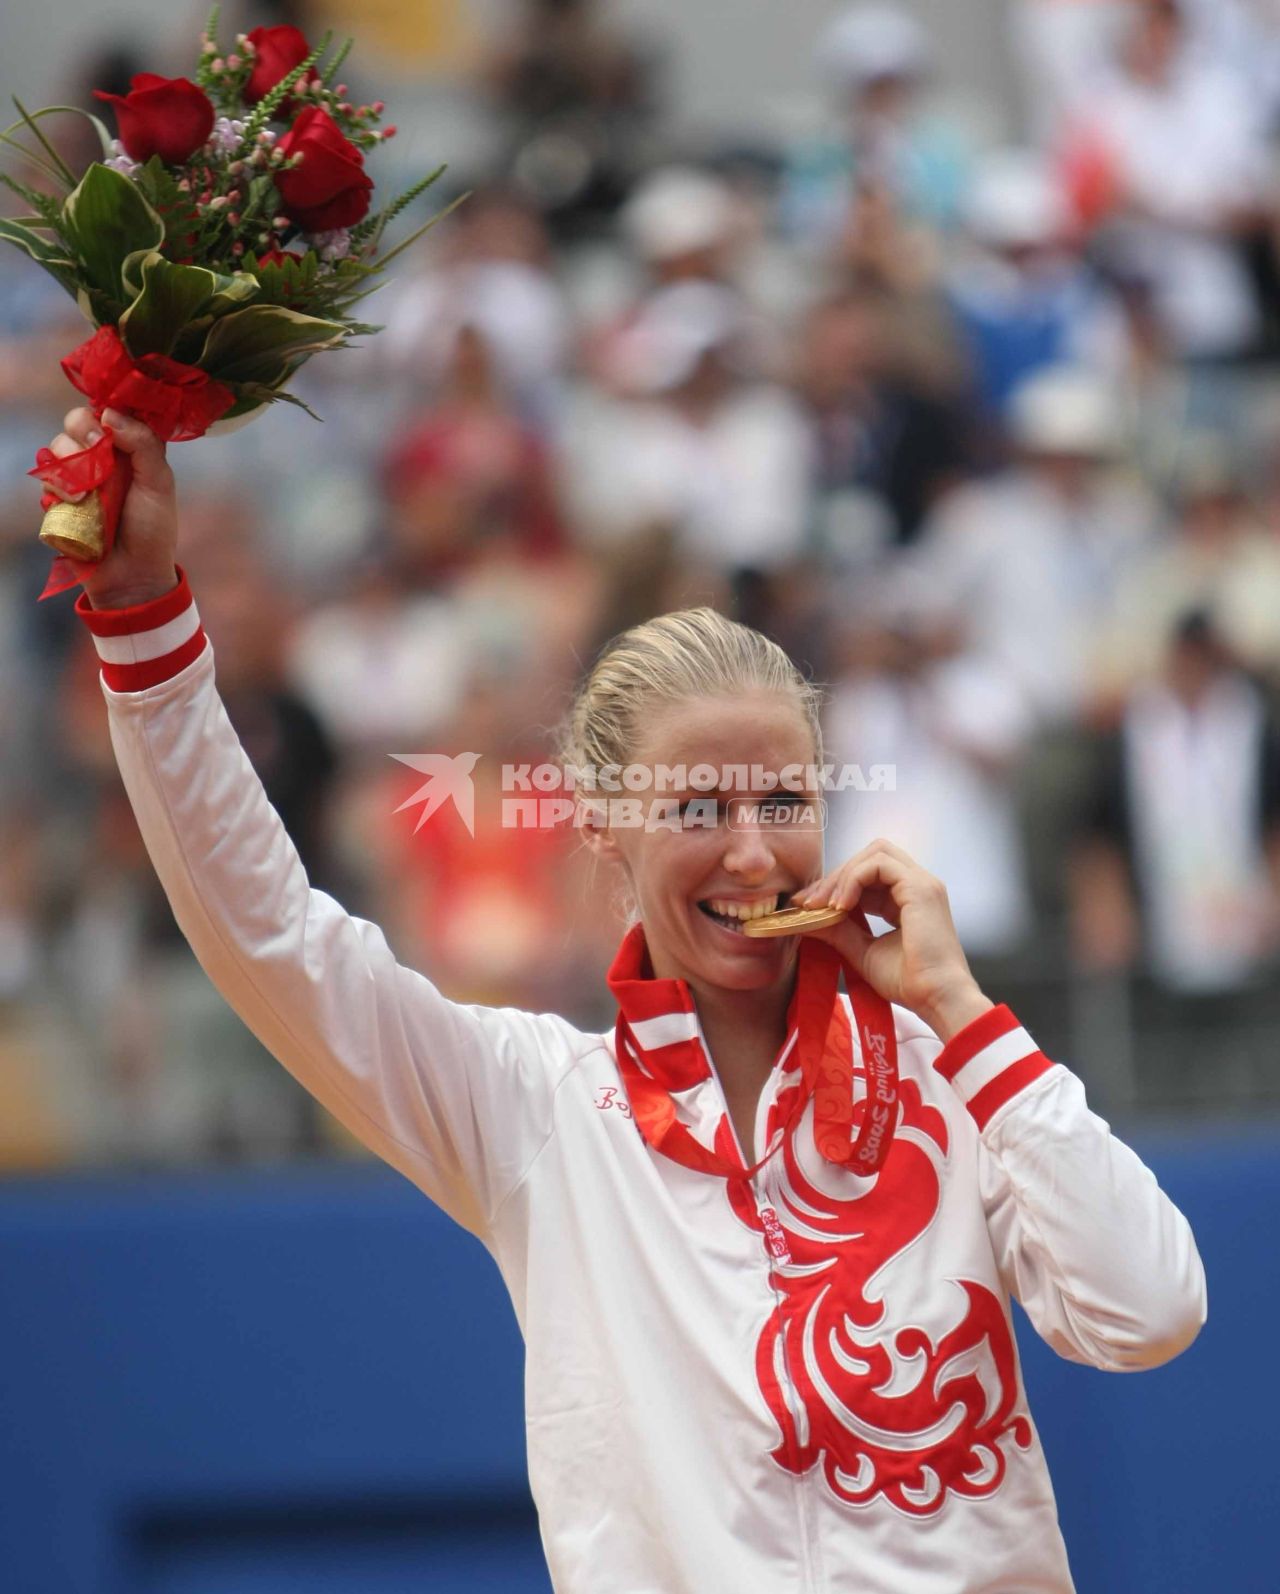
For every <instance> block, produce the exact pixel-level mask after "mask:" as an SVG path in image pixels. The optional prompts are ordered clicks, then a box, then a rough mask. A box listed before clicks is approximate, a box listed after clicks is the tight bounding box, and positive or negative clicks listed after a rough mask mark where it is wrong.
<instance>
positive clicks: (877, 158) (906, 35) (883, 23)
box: [782, 5, 967, 286]
mask: <svg viewBox="0 0 1280 1594" xmlns="http://www.w3.org/2000/svg"><path fill="white" fill-rule="evenodd" d="M931 56H932V51H931V48H930V41H929V37H928V35H927V33H926V32H925V30H924V28H923V27H922V25H921V24H920V23H919V22H918V21H916V19H915V18H914V17H912V16H911V15H910V14H909V13H907V12H905V11H900V10H898V9H896V8H894V7H892V6H888V5H859V6H855V7H853V8H851V9H850V10H848V11H845V12H844V13H842V14H841V16H839V17H838V18H837V19H836V21H835V22H834V23H833V24H832V25H831V27H830V28H829V29H828V30H827V32H826V33H825V34H824V35H823V37H822V39H821V41H820V43H819V46H818V65H819V69H820V71H821V73H822V75H823V77H824V79H825V80H826V82H827V83H828V85H829V87H830V91H831V94H832V97H833V100H834V103H835V110H836V121H837V127H836V129H835V131H834V133H833V135H832V136H830V137H828V138H825V139H823V140H820V141H817V142H815V143H813V144H810V145H807V146H804V147H802V148H801V149H800V150H799V151H798V152H797V153H796V156H795V158H794V160H793V162H792V165H791V169H790V171H789V173H788V175H787V178H786V182H785V186H784V191H783V198H782V216H783V225H784V227H785V229H786V230H787V232H788V233H789V234H791V235H792V236H793V237H795V238H796V239H797V240H798V241H799V242H800V243H802V244H803V245H805V246H806V247H807V248H808V249H809V250H810V251H811V252H813V253H818V254H822V255H825V256H829V257H831V258H834V259H836V260H839V261H840V262H842V263H843V264H844V265H845V266H846V267H848V268H850V269H852V270H854V271H857V272H861V273H864V274H866V275H868V276H871V277H874V278H876V279H877V280H880V281H883V282H886V283H888V284H890V285H893V286H914V285H917V284H918V283H919V282H921V281H922V280H924V279H926V278H928V277H929V276H930V275H931V274H932V270H933V268H934V265H935V263H936V261H935V250H934V243H933V230H934V229H938V228H943V229H945V228H946V227H947V226H948V225H949V224H950V223H951V222H952V220H953V219H954V217H955V214H956V207H957V204H958V201H959V198H960V194H961V192H962V190H963V186H964V174H965V168H966V164H967V151H966V141H965V139H964V138H963V137H962V136H961V135H960V134H959V132H958V131H957V130H956V129H955V128H954V127H953V126H951V125H949V124H948V123H946V122H944V121H942V120H941V119H939V118H937V117H935V116H934V115H932V114H931V113H930V112H929V111H928V109H927V108H926V107H925V105H924V89H925V87H926V84H927V82H928V78H929V72H930V67H931Z"/></svg>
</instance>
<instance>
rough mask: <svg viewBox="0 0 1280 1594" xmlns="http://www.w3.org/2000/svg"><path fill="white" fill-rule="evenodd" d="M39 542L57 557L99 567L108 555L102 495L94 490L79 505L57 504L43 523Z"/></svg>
mask: <svg viewBox="0 0 1280 1594" xmlns="http://www.w3.org/2000/svg"><path fill="white" fill-rule="evenodd" d="M40 541H41V542H42V543H44V544H45V545H46V546H47V547H49V548H52V549H53V551H54V553H60V554H66V556H67V557H68V558H69V559H82V560H84V561H86V562H88V563H90V564H96V563H97V562H98V561H99V560H100V559H101V558H102V557H103V555H104V554H105V553H106V548H107V538H106V523H105V518H104V516H103V511H102V494H101V493H100V492H99V491H98V489H97V488H96V487H95V488H93V490H92V491H91V492H90V493H89V494H88V495H87V496H86V497H85V498H82V499H81V500H80V502H79V503H76V504H66V503H63V504H54V506H53V507H52V508H51V509H46V510H45V512H44V519H43V521H41V523H40Z"/></svg>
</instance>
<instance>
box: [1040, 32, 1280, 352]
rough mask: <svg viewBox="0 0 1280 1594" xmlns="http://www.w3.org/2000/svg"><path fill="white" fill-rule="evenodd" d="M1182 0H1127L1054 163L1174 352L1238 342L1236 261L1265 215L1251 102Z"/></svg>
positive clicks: (1254, 308)
mask: <svg viewBox="0 0 1280 1594" xmlns="http://www.w3.org/2000/svg"><path fill="white" fill-rule="evenodd" d="M1186 3H1187V0H1132V3H1131V6H1130V10H1131V18H1130V21H1129V26H1128V29H1127V32H1126V35H1125V38H1124V41H1123V45H1122V48H1121V50H1120V52H1119V57H1118V59H1117V61H1116V62H1115V64H1114V66H1113V68H1112V69H1111V70H1110V71H1109V72H1108V73H1107V74H1106V75H1105V76H1104V77H1103V78H1102V79H1100V80H1099V82H1098V85H1097V88H1096V90H1095V91H1094V92H1093V93H1092V94H1091V95H1090V96H1089V98H1088V101H1087V103H1085V104H1083V105H1081V106H1080V107H1079V108H1078V110H1077V114H1076V117H1075V122H1074V126H1073V129H1072V132H1071V135H1070V143H1069V149H1068V152H1067V157H1066V158H1067V168H1068V171H1069V173H1070V175H1071V180H1072V182H1073V184H1074V188H1075V193H1076V199H1077V203H1078V205H1079V206H1080V208H1081V210H1082V212H1083V213H1084V214H1086V215H1088V216H1089V217H1090V219H1092V220H1094V221H1096V222H1100V223H1102V224H1104V226H1105V245H1106V249H1107V252H1108V256H1109V258H1110V259H1112V260H1113V261H1114V262H1115V263H1116V264H1117V265H1118V266H1119V267H1120V268H1122V269H1123V270H1124V272H1125V274H1126V275H1129V276H1135V277H1138V278H1140V279H1143V280H1145V281H1147V282H1149V283H1150V284H1151V291H1152V295H1153V299H1154V303H1155V307H1156V310H1157V313H1158V314H1159V315H1160V317H1161V318H1162V320H1163V321H1164V323H1165V325H1166V327H1167V328H1168V333H1169V336H1170V339H1171V341H1172V343H1173V345H1174V347H1175V348H1176V349H1177V350H1178V352H1179V353H1180V354H1182V355H1184V356H1194V357H1221V356H1230V355H1238V354H1241V353H1243V352H1245V351H1247V350H1249V349H1250V348H1251V347H1252V346H1253V345H1254V343H1255V341H1256V340H1257V338H1258V335H1259V332H1260V328H1261V318H1260V313H1259V303H1258V295H1257V291H1256V288H1255V284H1254V281H1253V279H1252V277H1251V274H1250V269H1249V266H1248V264H1247V261H1246V256H1245V249H1246V245H1247V244H1249V243H1252V244H1253V245H1254V246H1255V248H1256V247H1257V246H1258V245H1259V244H1260V243H1261V242H1262V241H1263V239H1264V234H1265V229H1266V227H1267V226H1268V213H1269V207H1270V195H1269V193H1268V181H1267V169H1268V162H1267V154H1266V148H1265V144H1264V140H1263V125H1262V114H1261V110H1262V108H1261V106H1260V104H1259V101H1258V96H1257V93H1256V90H1254V89H1253V88H1251V85H1250V83H1249V82H1248V80H1247V79H1244V78H1242V77H1240V75H1239V74H1238V73H1235V72H1233V71H1231V70H1229V69H1228V68H1227V67H1225V66H1223V65H1222V64H1221V63H1220V62H1219V61H1217V60H1215V59H1214V58H1213V57H1212V55H1210V54H1207V53H1206V52H1204V51H1203V50H1201V49H1198V48H1197V47H1196V44H1195V40H1194V36H1193V35H1192V32H1191V29H1190V25H1189V22H1188V17H1187V12H1186Z"/></svg>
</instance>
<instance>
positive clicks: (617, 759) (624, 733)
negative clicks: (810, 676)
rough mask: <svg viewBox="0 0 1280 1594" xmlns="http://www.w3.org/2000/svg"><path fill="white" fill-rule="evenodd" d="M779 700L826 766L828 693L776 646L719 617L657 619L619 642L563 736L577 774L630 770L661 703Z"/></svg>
mask: <svg viewBox="0 0 1280 1594" xmlns="http://www.w3.org/2000/svg"><path fill="white" fill-rule="evenodd" d="M744 691H759V692H779V693H783V694H785V695H789V696H791V697H792V698H794V699H795V703H796V707H797V709H798V710H799V711H800V713H801V715H802V717H803V718H804V721H805V723H806V725H807V726H808V728H809V731H810V733H811V735H812V737H813V747H814V754H815V758H816V761H817V762H818V763H821V762H822V726H821V722H820V718H819V715H820V711H821V707H822V693H821V691H820V689H819V688H818V687H817V686H816V685H815V684H814V683H813V682H812V681H809V680H807V679H806V678H805V676H804V675H803V674H802V673H801V672H800V670H799V669H798V668H797V667H796V665H795V664H794V663H793V662H792V660H791V659H790V658H788V657H787V655H786V653H785V652H784V651H783V650H782V648H780V647H779V646H778V644H777V643H776V642H773V641H771V640H770V639H769V638H768V637H767V636H764V635H762V634H761V633H760V632H759V631H753V630H752V629H751V627H750V626H745V625H740V624H739V623H738V622H737V621H736V620H727V619H726V618H725V617H724V615H722V614H719V613H717V611H716V610H715V609H709V608H700V609H681V610H678V611H677V612H676V613H674V614H663V615H659V616H658V617H657V618H656V619H653V620H646V621H645V622H644V623H643V624H641V625H636V626H632V627H631V629H630V630H629V631H624V632H622V633H621V635H619V636H616V637H614V638H613V640H612V641H611V642H609V643H608V644H607V645H606V646H605V648H604V650H603V651H602V652H601V654H600V656H599V657H598V658H597V659H596V662H595V664H594V665H593V666H592V667H591V669H590V671H589V672H588V673H587V676H586V679H585V680H584V681H583V682H582V685H581V686H580V687H579V688H578V692H577V695H576V696H575V698H574V701H573V707H572V708H571V710H570V712H569V716H568V719H567V721H566V722H565V725H564V727H563V729H562V731H561V735H560V753H561V758H562V761H563V762H564V763H565V764H569V765H572V766H574V768H575V769H578V770H584V769H595V770H599V769H603V768H605V767H606V766H609V765H623V764H627V763H629V762H630V761H631V760H632V758H633V756H634V753H635V749H636V746H637V742H638V738H639V729H640V724H641V721H642V720H643V718H644V715H645V713H646V712H647V711H648V710H649V709H650V708H652V707H653V706H655V705H656V704H659V703H664V704H665V703H683V702H688V701H689V700H691V699H696V698H702V697H729V696H733V695H734V694H736V693H739V692H744Z"/></svg>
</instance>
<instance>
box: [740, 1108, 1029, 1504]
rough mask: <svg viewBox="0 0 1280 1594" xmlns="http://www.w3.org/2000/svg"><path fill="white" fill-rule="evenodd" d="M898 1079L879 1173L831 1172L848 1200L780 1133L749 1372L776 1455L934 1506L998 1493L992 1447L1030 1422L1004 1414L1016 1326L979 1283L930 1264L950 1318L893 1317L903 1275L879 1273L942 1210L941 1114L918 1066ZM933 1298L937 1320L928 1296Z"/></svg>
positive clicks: (999, 1462)
mask: <svg viewBox="0 0 1280 1594" xmlns="http://www.w3.org/2000/svg"><path fill="white" fill-rule="evenodd" d="M901 1092H902V1093H901V1119H900V1122H899V1126H898V1130H897V1134H896V1138H895V1140H894V1144H893V1148H892V1150H891V1151H890V1153H889V1156H888V1159H887V1160H886V1162H885V1164H884V1167H883V1168H882V1169H881V1172H880V1175H879V1177H878V1178H877V1179H876V1180H875V1181H874V1182H869V1181H865V1180H861V1179H858V1178H857V1177H856V1176H854V1175H850V1174H847V1173H844V1172H841V1173H839V1174H838V1175H833V1177H836V1178H838V1179H839V1180H841V1181H842V1182H843V1181H848V1183H849V1184H850V1186H851V1187H852V1188H851V1194H850V1197H849V1198H847V1199H837V1198H835V1197H834V1196H832V1195H831V1194H829V1193H828V1192H827V1191H824V1190H821V1189H819V1188H817V1186H816V1185H815V1184H814V1183H813V1182H812V1180H810V1179H809V1178H807V1177H806V1175H805V1173H804V1171H803V1170H802V1169H801V1167H800V1166H799V1162H798V1160H797V1147H798V1146H803V1145H804V1135H805V1129H804V1128H802V1127H799V1126H797V1129H796V1130H795V1132H793V1133H791V1134H789V1135H788V1136H787V1138H786V1141H785V1142H784V1144H783V1146H782V1148H781V1150H780V1152H779V1156H780V1157H781V1158H782V1159H783V1164H782V1169H783V1177H782V1180H781V1185H780V1187H779V1188H776V1189H774V1190H773V1191H772V1194H773V1197H774V1205H775V1207H776V1211H777V1217H778V1220H780V1222H781V1224H782V1227H783V1230H784V1231H785V1235H786V1240H787V1243H788V1245H789V1249H790V1261H775V1262H774V1264H773V1278H774V1283H775V1285H776V1287H777V1288H778V1289H779V1290H780V1291H781V1292H782V1297H783V1298H782V1301H781V1302H780V1305H779V1308H778V1310H777V1311H775V1312H774V1313H773V1314H772V1316H771V1317H770V1319H769V1322H768V1323H767V1324H766V1325H765V1328H764V1330H763V1332H762V1334H761V1336H760V1341H759V1344H758V1346H757V1348H756V1374H757V1377H758V1379H759V1382H760V1388H761V1392H762V1393H763V1395H764V1397H765V1399H766V1401H767V1402H768V1405H769V1409H770V1411H771V1412H772V1413H773V1416H774V1418H775V1420H776V1422H777V1424H778V1427H779V1430H780V1431H781V1434H782V1443H781V1445H779V1447H778V1448H777V1449H776V1450H775V1451H774V1452H773V1457H774V1460H775V1461H777V1462H778V1464H779V1465H780V1466H782V1467H784V1468H785V1469H786V1470H787V1471H788V1472H792V1473H795V1474H796V1475H800V1474H803V1473H806V1472H808V1471H809V1470H810V1469H811V1468H812V1467H813V1466H815V1465H816V1464H817V1463H818V1462H821V1463H822V1469H823V1474H824V1476H825V1478H826V1481H827V1483H828V1485H829V1486H830V1488H831V1489H832V1491H833V1492H834V1493H835V1494H836V1495H837V1496H838V1497H839V1498H840V1499H842V1500H847V1501H849V1502H850V1503H851V1504H854V1505H862V1504H865V1503H867V1502H869V1501H871V1500H873V1499H875V1498H876V1497H877V1496H883V1497H884V1498H886V1499H887V1500H889V1501H890V1502H891V1503H892V1504H893V1505H895V1506H897V1507H898V1508H899V1509H901V1510H903V1511H906V1512H909V1513H911V1514H913V1515H916V1516H929V1515H932V1514H933V1513H934V1512H936V1511H937V1510H939V1509H940V1507H941V1506H942V1504H943V1502H944V1500H945V1499H946V1496H947V1494H948V1493H953V1494H958V1495H963V1496H966V1497H968V1498H977V1497H980V1496H984V1495H990V1494H993V1493H994V1492H995V1491H996V1489H998V1488H999V1487H1000V1484H1001V1482H1002V1481H1003V1479H1004V1476H1005V1471H1006V1467H1007V1461H1006V1456H1005V1451H1004V1449H1003V1448H1002V1446H1003V1445H1004V1444H1007V1443H1008V1442H1009V1441H1010V1440H1011V1441H1012V1442H1013V1443H1014V1444H1016V1445H1018V1446H1019V1447H1020V1448H1022V1449H1025V1448H1026V1447H1027V1446H1028V1445H1029V1444H1030V1443H1031V1425H1030V1423H1029V1422H1028V1420H1027V1418H1026V1417H1025V1416H1020V1415H1015V1414H1014V1407H1015V1405H1016V1402H1017V1398H1018V1372H1017V1359H1016V1353H1015V1351H1014V1344H1013V1336H1012V1333H1011V1331H1010V1328H1009V1323H1008V1319H1007V1318H1006V1316H1005V1314H1004V1311H1003V1309H1002V1307H1001V1304H1000V1302H999V1300H998V1299H997V1298H996V1296H995V1295H994V1294H993V1293H992V1291H991V1290H989V1289H987V1288H986V1287H985V1286H984V1285H981V1284H976V1283H973V1282H971V1281H969V1280H948V1279H946V1278H944V1277H942V1276H940V1275H939V1276H938V1277H937V1282H936V1285H933V1286H932V1287H933V1288H936V1289H937V1290H940V1291H944V1292H949V1293H950V1294H951V1295H953V1296H954V1297H955V1312H954V1314H953V1315H954V1316H955V1317H957V1318H958V1321H957V1322H956V1323H955V1326H954V1327H951V1328H950V1329H948V1330H947V1331H945V1332H943V1333H942V1335H941V1337H940V1338H939V1339H938V1341H937V1343H934V1341H933V1339H932V1338H931V1336H930V1335H929V1333H928V1332H926V1331H925V1330H924V1329H921V1328H917V1327H905V1328H899V1329H898V1330H897V1331H896V1332H892V1331H891V1330H890V1329H889V1327H888V1323H889V1321H890V1310H889V1305H888V1301H889V1296H890V1294H891V1293H892V1292H893V1291H895V1290H897V1291H900V1290H901V1288H902V1286H901V1283H900V1282H898V1281H893V1280H890V1279H888V1278H887V1277H881V1275H882V1273H883V1271H884V1270H885V1269H887V1268H888V1267H889V1265H890V1264H891V1263H893V1262H894V1261H895V1260H896V1259H897V1258H898V1257H901V1256H902V1255H903V1253H904V1252H905V1251H907V1249H908V1248H909V1247H910V1246H912V1245H914V1244H915V1243H916V1242H917V1241H918V1240H920V1238H921V1237H922V1236H923V1235H924V1234H925V1232H926V1230H927V1229H928V1228H929V1226H930V1224H931V1223H932V1222H933V1220H934V1219H935V1217H936V1216H937V1213H938V1207H939V1197H940V1184H939V1176H938V1168H937V1166H935V1157H936V1160H937V1161H938V1162H941V1161H942V1160H943V1159H945V1156H946V1152H947V1129H946V1124H945V1120H944V1119H943V1117H942V1114H941V1113H940V1112H939V1111H938V1110H937V1109H936V1108H934V1107H929V1106H926V1105H925V1104H924V1103H923V1102H922V1100H921V1096H920V1089H919V1086H918V1085H917V1084H916V1083H915V1082H914V1081H912V1080H903V1082H902V1087H901ZM729 1193H730V1199H731V1201H732V1202H733V1206H734V1210H735V1212H736V1213H737V1215H738V1216H739V1217H740V1218H741V1219H742V1220H743V1222H745V1223H747V1224H748V1225H749V1226H750V1227H751V1228H752V1229H754V1230H756V1231H757V1232H758V1233H763V1229H764V1225H763V1220H762V1219H761V1217H760V1215H759V1213H758V1212H757V1210H756V1203H755V1199H754V1197H753V1195H752V1191H751V1189H750V1187H749V1185H747V1184H746V1183H745V1181H740V1180H731V1181H730V1182H729ZM766 1238H768V1237H767V1236H766ZM882 1292H883V1293H882ZM932 1305H933V1307H934V1314H933V1315H934V1320H935V1322H936V1321H937V1316H936V1312H937V1310H938V1307H939V1301H938V1298H937V1296H934V1297H932ZM941 1310H942V1311H943V1313H944V1314H945V1312H946V1302H945V1298H944V1300H943V1302H942V1303H941ZM898 1320H899V1321H901V1320H902V1319H901V1315H900V1314H899V1316H898ZM789 1391H793V1393H792V1394H791V1395H790V1398H789V1393H788V1392H789Z"/></svg>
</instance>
